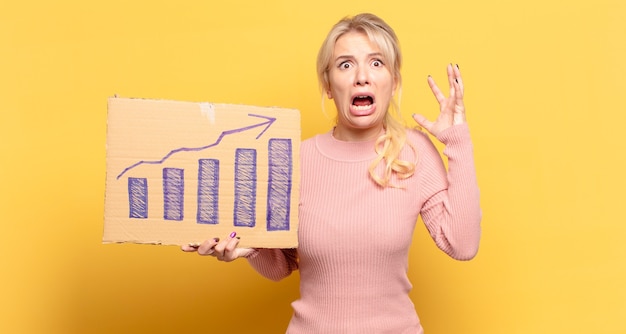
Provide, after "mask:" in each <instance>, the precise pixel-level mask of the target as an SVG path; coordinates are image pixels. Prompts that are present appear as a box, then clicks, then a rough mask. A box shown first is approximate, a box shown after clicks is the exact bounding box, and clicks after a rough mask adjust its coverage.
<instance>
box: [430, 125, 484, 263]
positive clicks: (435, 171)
mask: <svg viewBox="0 0 626 334" xmlns="http://www.w3.org/2000/svg"><path fill="white" fill-rule="evenodd" d="M437 139H439V140H440V141H441V142H442V143H443V144H445V145H446V147H445V149H444V151H443V154H444V155H445V156H446V157H447V158H448V170H447V171H446V170H445V167H444V165H443V162H442V161H441V158H440V157H438V158H437V159H430V160H431V161H432V164H431V165H430V166H426V168H425V170H424V172H425V173H426V175H425V178H426V180H425V181H424V182H425V183H426V184H429V185H430V187H424V188H425V189H427V190H426V191H427V192H426V193H422V195H423V196H424V197H425V199H424V205H423V206H422V209H421V212H420V214H421V215H422V219H423V220H424V223H425V224H426V227H427V229H428V231H429V233H430V235H431V237H432V238H433V240H434V241H435V243H436V244H437V246H438V247H439V248H440V249H441V250H443V251H444V252H445V253H446V254H448V255H449V256H451V257H452V258H454V259H457V260H470V259H472V258H473V257H474V256H476V254H477V252H478V245H479V242H480V234H481V227H480V221H481V217H482V213H481V209H480V195H479V189H478V183H477V179H476V170H475V166H474V157H473V146H472V142H471V139H470V134H469V127H468V125H467V123H465V124H462V125H456V126H453V127H451V128H450V129H447V130H446V131H444V132H443V133H441V134H440V135H439V136H438V138H437ZM429 143H430V145H428V147H427V151H430V152H426V153H427V154H432V153H435V154H437V155H438V153H437V151H436V149H435V147H434V145H433V144H432V142H430V141H429ZM431 150H435V152H432V151H431Z"/></svg>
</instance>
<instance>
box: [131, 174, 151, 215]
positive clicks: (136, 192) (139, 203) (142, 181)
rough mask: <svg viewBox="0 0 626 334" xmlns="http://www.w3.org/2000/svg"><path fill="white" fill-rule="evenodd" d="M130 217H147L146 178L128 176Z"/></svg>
mask: <svg viewBox="0 0 626 334" xmlns="http://www.w3.org/2000/svg"><path fill="white" fill-rule="evenodd" d="M128 206H129V208H130V210H129V211H130V214H129V217H130V218H148V179H146V178H137V177H129V178H128Z"/></svg>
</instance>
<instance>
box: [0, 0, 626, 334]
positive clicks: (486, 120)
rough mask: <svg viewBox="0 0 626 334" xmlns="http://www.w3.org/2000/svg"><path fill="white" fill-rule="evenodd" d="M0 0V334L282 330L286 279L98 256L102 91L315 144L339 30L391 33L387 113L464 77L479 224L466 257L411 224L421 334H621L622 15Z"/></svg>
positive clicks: (148, 250)
mask: <svg viewBox="0 0 626 334" xmlns="http://www.w3.org/2000/svg"><path fill="white" fill-rule="evenodd" d="M392 3H396V2H394V1H336V0H333V1H328V0H320V1H278V0H269V1H223V2H219V3H217V2H216V1H200V0H196V1H141V2H140V1H120V0H112V1H106V2H103V1H99V2H92V1H70V0H60V1H32V0H24V1H5V3H3V4H2V5H0V112H1V116H0V136H2V137H1V140H0V147H1V151H0V152H1V159H2V160H1V163H0V189H1V192H0V196H1V197H0V213H1V214H2V215H1V219H2V222H1V228H0V254H2V255H1V257H2V261H1V262H0V265H1V268H2V283H1V284H0V308H1V309H0V332H3V333H142V332H151V333H172V332H177V333H182V332H187V333H191V332H193V333H196V332H200V331H204V332H206V331H211V332H221V333H280V332H282V331H284V328H285V326H286V324H287V321H288V319H289V317H290V312H291V309H290V305H289V303H290V302H291V301H292V300H293V299H295V298H297V295H298V291H297V284H298V277H297V275H296V276H293V277H291V278H289V279H287V280H286V281H283V282H281V283H273V282H269V281H267V280H265V279H263V278H261V277H260V276H259V275H257V274H256V273H255V272H254V271H253V270H252V269H250V268H249V266H248V265H247V263H246V262H245V261H237V262H235V263H230V264H224V263H217V262H215V261H211V260H212V259H208V258H202V257H199V256H195V255H190V254H183V253H182V252H180V251H179V250H178V248H176V247H158V246H141V245H102V244H100V239H101V235H102V224H103V201H104V199H103V197H104V171H105V134H106V98H107V97H109V96H112V95H113V94H119V95H121V96H126V97H145V98H159V99H176V100H189V101H211V102H222V103H244V104H253V105H279V106H283V107H289V108H298V109H300V110H301V111H302V113H303V136H304V137H309V136H311V135H313V134H314V133H317V132H321V131H325V130H326V129H327V127H328V124H329V121H328V120H327V119H326V118H325V117H324V116H323V114H322V112H321V110H320V109H321V108H320V95H319V92H318V89H317V83H316V81H315V72H314V61H315V53H316V51H317V48H318V45H319V44H320V43H321V40H322V39H323V37H324V35H325V33H326V32H327V30H328V29H329V28H330V26H331V25H332V24H333V23H334V22H335V21H336V20H338V19H339V18H340V17H342V16H344V15H347V14H354V13H357V12H361V11H371V12H374V13H377V14H379V15H380V16H382V17H383V18H385V19H386V20H387V21H388V22H389V23H390V24H391V25H392V26H394V27H395V28H396V30H397V33H398V35H399V36H400V38H401V41H402V47H403V50H404V56H405V67H404V71H403V73H404V79H405V80H404V87H403V101H402V107H403V110H404V111H405V113H406V115H407V119H408V115H410V114H411V113H413V112H416V111H419V112H424V113H426V114H427V115H429V116H431V117H434V116H435V115H436V113H437V110H436V103H435V101H434V99H433V98H432V96H431V94H430V92H429V91H428V87H427V85H426V76H427V75H428V74H432V75H433V76H434V77H435V79H438V80H439V81H440V82H442V83H443V82H444V79H445V76H444V73H445V72H444V71H445V65H446V64H447V63H448V62H458V63H459V64H460V66H461V70H462V71H463V74H464V77H465V82H466V86H467V90H466V95H467V98H466V103H467V106H468V112H469V114H468V118H469V121H470V122H471V129H472V133H473V138H474V141H475V146H476V161H477V167H478V173H479V182H480V186H481V192H482V206H483V210H484V220H483V228H484V232H483V241H482V245H481V249H480V253H479V255H478V257H477V258H476V259H475V260H474V261H472V262H468V263H462V262H455V261H453V260H450V259H448V258H446V256H445V255H443V253H441V252H440V251H438V250H436V248H435V246H434V244H433V242H432V241H431V240H430V239H429V237H428V236H427V233H426V230H425V229H424V228H423V227H421V226H420V227H419V228H418V229H417V230H416V233H415V244H414V247H413V249H412V252H411V269H410V275H411V278H412V280H413V283H414V291H413V292H412V297H413V300H414V301H415V305H416V307H417V310H418V312H419V314H420V316H421V318H422V322H423V324H424V326H425V328H426V332H427V333H429V334H436V333H441V334H450V333H480V334H490V333H493V334H502V333H625V332H626V324H625V323H624V321H623V316H624V315H625V314H626V287H625V284H624V282H626V267H625V262H626V243H625V242H624V237H625V236H626V224H625V223H626V219H625V218H624V207H625V204H624V200H625V199H626V196H625V195H624V192H625V189H626V182H625V178H624V171H625V170H626V163H625V161H626V159H625V158H624V157H623V154H624V152H625V150H624V146H625V145H624V143H625V142H626V140H625V139H624V136H623V134H624V132H625V131H624V124H625V123H626V116H625V114H626V107H624V101H623V99H624V94H625V93H626V84H625V83H624V82H626V65H625V64H626V60H625V59H626V43H625V42H624V40H625V38H626V20H624V17H626V2H624V1H622V0H613V1H611V0H596V1H584V2H582V1H545V0H527V1H516V2H509V1H496V0H489V1H462V0H449V1H408V0H407V1H404V3H403V4H394V5H392Z"/></svg>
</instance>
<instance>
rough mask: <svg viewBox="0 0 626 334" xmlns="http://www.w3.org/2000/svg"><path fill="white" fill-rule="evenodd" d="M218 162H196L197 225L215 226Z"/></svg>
mask: <svg viewBox="0 0 626 334" xmlns="http://www.w3.org/2000/svg"><path fill="white" fill-rule="evenodd" d="M219 184H220V161H219V160H217V159H200V160H198V213H197V218H196V221H197V222H198V224H217V223H218V217H219V215H218V212H219V211H218V209H219V201H218V199H219Z"/></svg>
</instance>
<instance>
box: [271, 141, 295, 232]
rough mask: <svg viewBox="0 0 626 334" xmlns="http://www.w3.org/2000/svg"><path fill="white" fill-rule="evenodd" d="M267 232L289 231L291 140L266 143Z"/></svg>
mask: <svg viewBox="0 0 626 334" xmlns="http://www.w3.org/2000/svg"><path fill="white" fill-rule="evenodd" d="M268 149H269V158H268V160H269V161H268V168H269V171H268V182H269V183H268V186H267V230H268V231H289V212H290V208H291V171H292V154H291V139H280V138H272V139H270V140H269V143H268Z"/></svg>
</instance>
